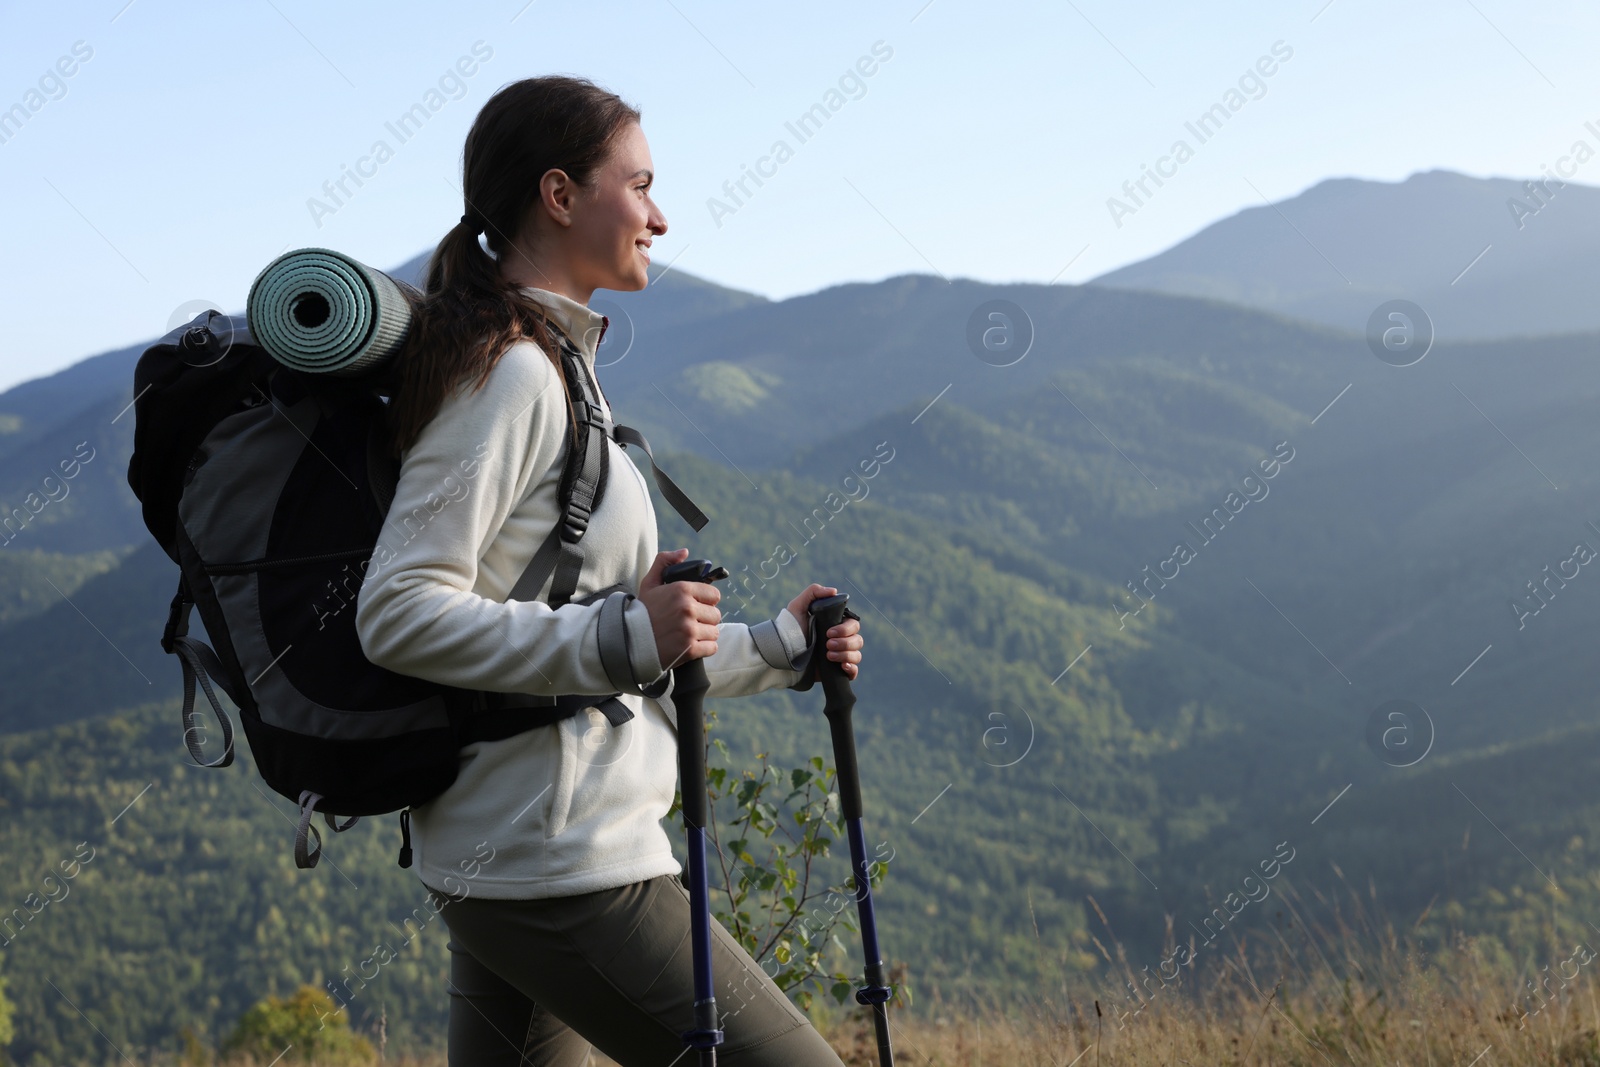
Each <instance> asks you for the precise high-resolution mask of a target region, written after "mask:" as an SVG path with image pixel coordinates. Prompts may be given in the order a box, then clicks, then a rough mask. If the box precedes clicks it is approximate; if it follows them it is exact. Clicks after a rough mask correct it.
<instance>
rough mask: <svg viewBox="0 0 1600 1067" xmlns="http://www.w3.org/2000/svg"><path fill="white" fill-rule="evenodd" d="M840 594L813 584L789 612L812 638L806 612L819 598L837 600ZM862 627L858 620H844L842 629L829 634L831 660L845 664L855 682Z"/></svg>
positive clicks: (793, 601)
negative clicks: (830, 597) (834, 597)
mask: <svg viewBox="0 0 1600 1067" xmlns="http://www.w3.org/2000/svg"><path fill="white" fill-rule="evenodd" d="M838 591H839V590H837V589H835V588H834V587H833V586H831V585H817V584H816V583H815V582H813V583H812V584H811V585H808V586H807V587H806V588H805V590H804V591H803V592H801V594H800V595H799V596H797V597H795V598H794V599H793V600H791V601H789V612H790V614H792V615H793V616H794V617H795V621H797V622H798V623H799V624H800V630H801V632H802V633H804V634H806V635H807V637H808V638H809V636H810V631H811V625H810V622H809V619H810V612H809V611H807V610H806V609H807V608H808V607H809V606H810V604H811V602H812V601H813V600H816V599H818V598H819V597H825V596H833V595H834V594H835V593H837V592H838ZM863 643H864V642H863V641H862V638H861V623H860V622H858V621H857V620H855V619H849V618H847V619H844V620H843V621H842V622H840V623H839V625H837V626H834V627H830V628H829V630H828V658H829V659H831V660H833V661H834V662H836V663H839V664H842V665H843V668H844V675H845V677H846V678H849V679H852V680H854V679H855V676H856V675H857V674H859V673H860V672H861V668H860V666H859V664H860V663H861V646H862V644H863Z"/></svg>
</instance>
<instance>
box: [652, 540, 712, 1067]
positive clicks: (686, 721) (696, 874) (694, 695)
mask: <svg viewBox="0 0 1600 1067" xmlns="http://www.w3.org/2000/svg"><path fill="white" fill-rule="evenodd" d="M710 570H711V568H710V565H709V564H708V563H706V561H704V560H684V561H683V562H682V563H678V564H674V565H673V566H671V567H668V568H667V569H666V571H665V573H664V574H663V575H662V582H663V584H665V583H667V582H674V581H693V580H701V581H703V580H705V579H706V577H707V575H708V573H709V572H710ZM716 570H719V571H721V576H723V577H726V575H727V572H726V571H722V570H721V568H716ZM712 580H715V578H712ZM709 685H710V683H709V682H708V681H707V679H706V667H705V663H704V661H703V660H699V659H692V660H690V661H689V662H687V663H685V664H683V665H682V666H681V667H675V668H673V671H672V706H673V709H674V710H675V711H676V712H677V717H678V777H679V779H680V783H681V789H682V796H683V831H684V844H685V847H686V850H687V852H688V862H687V863H686V864H685V865H684V878H685V880H686V883H687V884H686V886H685V888H686V889H687V890H688V891H689V947H690V952H691V955H692V957H693V961H694V1027H693V1029H691V1030H689V1031H688V1032H686V1033H685V1034H684V1035H683V1040H684V1044H686V1045H688V1046H689V1047H691V1048H694V1049H696V1050H697V1051H698V1053H699V1061H700V1067H716V1062H717V1046H718V1045H719V1044H721V1043H722V1037H723V1034H722V1028H721V1024H720V1022H719V1020H718V1018H717V997H716V989H715V985H714V980H713V975H712V971H711V891H710V884H709V879H708V877H707V875H706V824H707V822H708V821H709V803H708V801H707V798H706V724H705V712H704V709H705V693H706V689H707V688H708V687H709Z"/></svg>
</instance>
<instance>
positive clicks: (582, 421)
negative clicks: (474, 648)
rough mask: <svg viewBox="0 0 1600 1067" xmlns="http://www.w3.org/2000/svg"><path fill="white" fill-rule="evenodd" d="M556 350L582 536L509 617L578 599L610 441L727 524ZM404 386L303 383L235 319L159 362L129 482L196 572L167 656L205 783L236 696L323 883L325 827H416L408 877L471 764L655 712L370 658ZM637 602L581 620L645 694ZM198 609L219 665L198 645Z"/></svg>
mask: <svg viewBox="0 0 1600 1067" xmlns="http://www.w3.org/2000/svg"><path fill="white" fill-rule="evenodd" d="M552 332H553V333H555V334H556V336H557V338H558V339H559V342H560V349H561V364H562V372H563V375H564V376H565V378H566V381H567V383H568V387H569V389H570V390H571V394H572V402H573V407H574V410H575V411H576V412H577V413H578V424H577V428H576V429H577V443H576V446H575V447H574V446H572V444H571V438H570V437H569V438H568V447H567V448H565V449H564V456H565V458H564V460H558V461H557V462H564V467H563V471H562V477H561V483H560V494H559V499H560V501H561V506H562V511H563V519H562V521H561V522H560V523H558V524H557V525H556V526H555V527H554V528H553V529H552V530H551V531H550V534H549V536H548V537H547V538H546V539H545V541H544V543H543V544H542V545H541V546H540V548H539V550H538V552H537V553H536V554H535V555H534V557H533V559H532V560H531V561H530V563H529V564H528V567H527V570H526V571H525V572H524V573H523V575H522V577H521V578H520V579H519V580H518V581H517V583H516V586H515V587H514V588H513V589H512V591H511V593H510V595H509V596H508V598H507V599H512V600H533V599H537V598H538V597H539V594H540V592H541V590H543V588H544V584H545V582H546V580H547V579H548V580H549V581H550V591H549V593H548V595H547V597H546V598H545V600H546V603H548V604H549V605H550V606H551V607H560V606H561V605H562V604H565V603H568V602H569V601H571V598H572V595H573V592H574V591H575V588H576V585H577V581H578V574H579V571H580V570H581V568H582V564H583V549H582V544H581V542H582V538H583V535H584V532H585V531H586V530H587V529H588V523H589V516H590V514H591V513H592V512H593V511H594V509H595V508H596V507H598V506H599V503H600V500H601V498H602V496H603V494H604V493H605V488H606V481H607V474H608V470H609V462H608V452H609V450H608V449H607V448H606V447H605V441H606V439H607V438H612V439H615V440H616V441H617V442H618V443H619V444H623V445H629V444H633V445H638V446H639V447H640V448H642V449H644V452H645V455H646V456H647V457H649V459H650V466H651V469H652V471H653V472H654V474H655V477H656V482H657V485H658V486H659V487H660V489H661V492H662V495H663V496H664V497H666V499H667V501H668V502H669V503H670V504H672V506H673V508H674V509H675V510H676V511H677V512H678V514H680V515H681V516H683V518H684V521H686V522H688V523H689V525H690V526H692V527H693V528H694V529H695V530H697V531H698V530H700V529H701V528H702V527H704V526H705V524H706V522H707V519H706V516H705V514H704V513H703V512H701V510H700V509H699V508H698V507H696V506H695V504H694V503H693V502H692V501H691V500H690V499H689V498H688V497H687V496H686V495H684V493H683V492H682V490H680V489H679V488H678V487H677V485H675V484H674V483H673V482H672V480H671V479H670V478H668V477H667V476H666V474H665V473H663V472H662V471H661V470H660V469H658V468H657V467H656V465H655V457H654V455H653V454H652V453H651V451H650V445H649V443H648V442H646V441H645V439H644V437H643V436H642V435H641V434H640V433H639V432H638V431H636V430H634V429H632V428H631V427H627V426H620V425H613V424H612V423H611V421H610V420H609V419H608V418H607V417H606V416H605V414H604V411H603V409H602V408H601V407H600V405H599V404H598V403H596V392H597V390H598V383H597V382H596V381H595V380H594V379H593V378H592V377H591V376H590V375H589V373H588V368H587V365H586V364H585V362H584V360H583V357H582V356H581V355H580V354H579V353H578V351H577V350H576V349H575V348H574V347H573V345H572V343H571V341H570V340H569V339H568V338H566V337H565V336H563V335H561V333H560V331H559V330H553V331H552ZM391 373H392V368H380V369H378V370H374V371H371V372H368V373H366V374H364V375H361V376H358V377H351V378H342V379H341V378H336V377H333V376H329V375H316V374H307V373H304V372H301V371H296V370H293V369H291V368H289V367H287V366H284V365H282V364H280V363H278V362H277V361H276V360H274V359H273V358H272V357H271V356H270V355H269V354H268V353H267V352H266V350H265V349H263V348H261V347H260V346H259V345H258V344H257V343H256V342H255V339H254V337H253V336H252V335H251V332H250V328H249V324H248V323H247V322H246V321H245V320H244V319H243V318H239V317H230V316H226V315H223V314H221V313H220V312H217V311H208V312H206V313H204V314H203V315H202V316H201V317H199V318H197V319H195V320H194V321H193V322H191V323H190V324H189V325H187V326H183V327H179V328H178V329H176V330H174V331H172V332H171V333H169V334H168V335H167V336H165V337H163V338H162V339H161V340H160V341H158V342H156V343H155V344H154V345H151V346H150V347H149V348H148V349H146V350H145V352H144V353H143V354H142V355H141V356H140V358H139V362H138V365H137V367H136V368H135V371H134V397H135V399H134V411H135V419H136V421H135V427H134V448H133V456H132V458H131V460H130V461H129V464H128V484H129V485H130V486H131V487H132V488H133V492H134V495H136V496H137V497H138V498H139V501H140V504H141V506H142V510H143V515H144V521H145V525H146V526H147V527H148V528H149V530H150V533H151V534H152V535H153V536H154V537H155V539H156V541H157V542H159V543H160V545H161V547H162V548H163V549H164V550H165V551H166V553H167V555H168V556H170V557H172V559H173V560H174V562H176V563H177V564H178V566H179V568H180V569H181V572H182V575H181V577H180V579H179V582H178V591H177V595H176V596H174V597H173V600H172V607H171V610H170V612H169V614H168V617H167V624H166V630H165V632H164V633H163V634H162V637H161V647H162V648H163V649H164V650H166V651H167V652H169V653H171V654H173V655H176V656H177V657H178V660H179V664H180V666H181V667H182V670H183V737H184V743H185V744H186V745H187V746H188V749H189V753H190V755H191V756H192V757H193V758H194V760H195V762H196V763H199V764H200V765H201V766H205V767H226V766H228V765H230V764H231V763H232V762H233V726H232V723H231V722H230V721H229V719H228V715H227V712H226V711H225V710H224V709H223V707H222V705H221V704H220V703H219V702H218V700H217V696H216V693H215V691H214V690H213V688H212V682H213V681H214V682H215V683H216V684H217V685H218V686H220V687H221V688H222V690H223V692H224V693H226V694H227V695H228V696H229V697H230V698H231V699H232V700H233V702H234V704H235V705H236V706H237V707H238V709H239V718H240V721H241V722H242V723H243V726H244V732H245V736H246V738H247V739H248V740H249V743H250V751H251V754H252V755H253V756H254V757H255V760H256V764H257V767H258V769H259V770H260V772H261V775H262V777H263V778H264V779H265V780H266V782H267V784H268V785H270V786H271V787H272V788H273V789H275V790H276V791H277V792H279V793H281V794H282V795H284V796H286V797H288V798H290V799H291V800H294V801H295V803H296V804H298V805H299V808H300V818H299V824H298V827H297V830H296V834H295V846H294V852H295V863H296V865H297V866H299V867H302V868H305V867H314V866H315V865H316V863H317V860H318V859H319V858H320V856H321V854H322V848H321V846H322V837H321V834H320V833H318V831H317V828H316V827H315V826H314V825H312V817H313V816H314V815H315V814H316V813H317V812H318V811H320V812H322V814H323V817H324V819H325V820H326V821H327V825H328V826H329V827H331V828H332V829H333V830H334V832H336V833H337V832H340V831H343V830H346V829H349V827H351V826H352V825H354V824H355V822H356V820H357V819H358V818H360V817H362V816H367V815H380V814H384V813H387V812H392V811H400V826H401V848H400V856H399V864H400V866H402V867H409V866H410V865H411V828H410V811H409V809H410V808H411V807H412V806H414V805H417V804H421V803H423V802H425V801H427V800H430V799H432V798H433V797H435V796H437V795H438V794H439V793H441V792H443V791H444V790H445V789H446V788H447V787H448V786H449V785H450V784H451V783H452V782H453V781H454V780H455V777H456V770H457V765H458V757H457V750H458V749H459V748H460V747H461V746H462V745H465V744H469V743H471V742H474V741H494V740H500V739H502V738H505V737H510V736H512V735H513V734H516V733H519V732H521V731H523V730H528V729H533V728H536V727H540V726H545V725H549V724H551V723H555V722H558V721H560V720H562V719H565V718H567V717H569V716H572V715H576V714H578V713H579V712H580V711H582V710H584V709H586V708H591V707H592V708H597V709H598V710H599V711H600V712H602V713H603V714H604V715H605V716H606V718H607V720H608V721H609V722H610V723H611V724H612V725H613V726H615V725H620V724H621V723H623V722H626V721H627V720H628V719H630V718H632V715H633V713H632V712H631V711H629V710H628V708H627V706H626V705H625V704H624V703H623V702H622V701H620V700H618V699H617V697H618V696H619V695H620V692H619V693H614V694H612V695H610V696H595V695H583V694H576V695H571V696H555V697H552V696H542V695H531V694H520V693H490V692H482V691H477V690H466V689H457V688H453V687H450V686H444V685H439V684H436V683H433V682H429V681H426V680H423V679H419V678H412V677H409V676H406V675H403V674H397V673H395V672H393V671H389V670H386V669H384V668H382V667H378V666H377V665H375V664H373V663H372V662H371V661H369V660H368V659H367V658H366V656H365V654H364V653H363V652H362V650H361V642H360V639H359V637H358V635H357V632H356V627H355V603H356V594H357V593H358V591H359V590H360V588H361V583H362V578H363V576H364V574H365V570H366V567H367V565H368V562H369V561H370V560H371V558H372V556H373V554H374V551H375V549H376V547H377V546H378V544H379V539H380V536H381V533H382V531H383V528H384V524H385V519H386V517H387V515H388V512H389V505H390V502H391V500H392V499H393V496H394V490H395V485H396V482H397V480H398V477H399V466H400V465H399V462H398V461H397V460H395V459H393V458H392V457H391V456H390V455H389V453H388V449H387V447H386V438H385V431H384V415H385V403H386V401H385V398H386V397H387V396H388V395H389V390H390V389H391V387H392V384H393V383H392V379H391V378H390V374H391ZM601 395H602V396H603V394H601ZM397 518H401V517H397ZM404 521H410V517H404ZM391 528H392V527H391ZM618 593H622V594H623V595H620V596H619V595H617V594H618ZM631 595H632V594H631V593H627V592H626V590H624V588H623V586H622V584H621V583H618V584H617V585H613V586H611V587H608V588H606V589H602V590H598V591H597V592H595V593H593V594H590V595H589V596H586V597H583V598H580V600H579V601H578V602H579V603H592V602H593V601H595V600H601V599H606V600H608V601H609V603H608V607H607V608H606V609H603V610H602V615H601V619H600V628H599V629H600V634H601V652H602V657H603V658H604V659H605V660H606V662H607V663H608V664H613V665H615V669H611V670H610V671H609V673H610V674H611V676H612V677H613V678H618V679H622V678H629V679H631V672H630V671H629V669H628V663H629V660H628V658H627V649H626V644H625V643H624V642H625V636H624V631H623V627H622V613H623V611H624V610H625V608H626V606H627V600H628V599H629V598H630V597H631ZM191 607H193V608H197V609H198V610H199V612H200V619H201V621H202V622H203V623H204V625H205V629H206V633H207V634H208V635H209V636H210V638H211V640H212V641H213V643H214V645H215V648H212V647H210V646H207V645H206V644H205V643H204V642H203V641H200V640H199V639H197V638H196V637H194V636H191V635H190V634H189V614H190V608H191ZM669 681H670V679H669V677H668V676H667V675H665V674H664V675H663V676H662V677H661V678H660V679H657V680H656V681H655V682H653V683H652V684H651V686H649V687H646V688H645V689H644V690H643V692H644V693H645V694H646V695H648V696H659V695H661V694H662V693H663V692H665V690H666V688H667V685H668V684H669ZM197 682H198V684H199V686H200V688H201V689H202V690H203V691H204V693H205V696H206V699H207V700H208V701H209V702H210V704H211V708H212V710H213V712H214V713H215V714H216V716H217V719H218V722H219V723H220V725H221V728H222V737H221V742H222V743H221V753H220V754H219V755H216V756H215V757H214V758H211V759H207V757H206V744H205V741H204V733H205V730H204V726H203V724H202V723H201V721H200V715H199V712H198V711H197V710H196V708H195V699H194V698H195V685H196V683H197ZM614 684H628V683H614ZM336 816H341V817H344V821H342V822H340V821H336V818H335V817H336ZM313 839H314V841H315V849H313V847H312V840H313Z"/></svg>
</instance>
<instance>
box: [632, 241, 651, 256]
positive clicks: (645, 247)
mask: <svg viewBox="0 0 1600 1067" xmlns="http://www.w3.org/2000/svg"><path fill="white" fill-rule="evenodd" d="M633 247H635V248H637V249H638V250H639V251H640V253H642V254H643V255H644V258H645V259H649V258H650V246H649V245H646V244H635V245H634V246H633Z"/></svg>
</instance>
